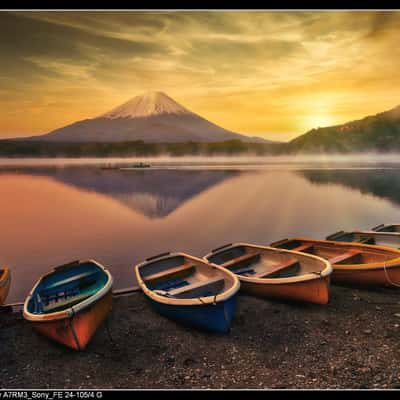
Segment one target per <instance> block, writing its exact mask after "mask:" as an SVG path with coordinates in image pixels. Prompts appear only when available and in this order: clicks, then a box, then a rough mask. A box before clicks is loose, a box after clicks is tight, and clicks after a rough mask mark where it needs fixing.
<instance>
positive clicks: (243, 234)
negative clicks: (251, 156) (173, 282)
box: [0, 165, 400, 301]
mask: <svg viewBox="0 0 400 400" xmlns="http://www.w3.org/2000/svg"><path fill="white" fill-rule="evenodd" d="M0 220H1V230H0V239H1V240H0V264H1V265H8V266H10V267H11V268H12V274H13V282H12V289H11V293H10V295H9V298H8V300H9V301H20V300H23V299H24V297H25V296H26V294H27V293H28V292H29V290H30V288H31V287H32V285H33V283H34V282H35V281H36V280H37V278H38V277H39V276H40V275H41V274H43V273H44V272H47V271H48V270H49V269H51V268H52V267H53V266H56V265H59V264H63V263H66V262H69V261H72V260H76V259H85V258H94V259H96V260H98V261H100V262H102V263H103V264H105V265H106V266H108V267H109V268H110V270H111V272H112V273H113V275H114V278H115V288H121V287H128V286H131V285H133V284H134V283H135V279H134V273H133V265H134V264H135V263H137V262H139V261H142V260H143V259H145V258H147V257H149V256H152V255H155V254H158V253H161V252H165V251H185V252H188V253H191V254H194V255H197V256H202V255H204V254H205V253H207V252H208V251H209V250H210V249H212V248H215V247H218V246H220V245H222V244H225V243H230V242H236V241H245V242H253V243H258V244H268V243H271V242H272V241H275V240H278V239H282V238H285V237H290V236H295V235H304V236H311V237H315V238H324V237H325V236H326V235H327V234H330V233H332V232H334V231H337V230H340V229H353V228H370V227H372V226H374V225H377V224H380V223H390V222H400V168H398V167H396V166H395V167H393V166H391V167H389V168H388V167H387V166H385V167H384V168H383V167H379V166H376V165H375V166H374V167H373V168H370V167H368V168H361V167H357V168H343V167H340V168H335V167H333V168H332V167H330V168H322V169H320V168H318V169H317V168H315V167H313V166H307V167H305V166H304V165H303V166H293V165H290V166H285V165H279V166H277V165H274V166H273V167H270V166H268V165H262V166H259V167H257V166H254V165H253V166H251V167H248V166H247V167H245V166H230V167H229V166H225V167H222V166H218V167H215V166H212V167H207V166H204V165H203V166H201V167H198V166H196V167H195V168H191V167H185V168H182V167H171V166H169V167H165V166H164V167H163V166H160V167H158V168H155V169H148V170H128V171H127V170H125V171H120V170H102V169H100V168H98V167H96V166H93V165H92V166H90V165H86V166H68V167H61V166H57V167H54V166H53V167H52V166H38V167H32V166H29V167H27V166H24V167H22V166H21V167H19V168H16V167H5V166H3V167H2V168H1V169H0Z"/></svg>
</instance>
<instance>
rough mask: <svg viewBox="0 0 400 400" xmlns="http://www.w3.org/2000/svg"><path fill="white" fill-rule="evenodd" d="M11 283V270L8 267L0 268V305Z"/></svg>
mask: <svg viewBox="0 0 400 400" xmlns="http://www.w3.org/2000/svg"><path fill="white" fill-rule="evenodd" d="M10 284H11V271H10V269H9V268H2V269H0V305H2V304H4V302H5V300H6V298H7V295H8V291H9V290H10Z"/></svg>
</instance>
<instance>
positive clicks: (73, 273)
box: [23, 260, 113, 350]
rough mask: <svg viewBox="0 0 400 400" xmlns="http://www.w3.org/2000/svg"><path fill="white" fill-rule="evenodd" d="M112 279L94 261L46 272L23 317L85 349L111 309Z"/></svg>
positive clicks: (64, 341)
mask: <svg viewBox="0 0 400 400" xmlns="http://www.w3.org/2000/svg"><path fill="white" fill-rule="evenodd" d="M112 283H113V279H112V276H111V274H110V273H109V271H108V270H107V269H106V268H105V267H103V266H102V265H100V264H99V263H98V262H96V261H94V260H87V261H74V262H72V263H69V264H65V265H61V266H59V267H56V268H54V270H53V271H51V272H49V273H48V274H46V275H43V276H42V277H41V278H40V279H39V280H38V282H37V283H36V285H35V286H34V287H33V289H32V291H31V292H30V293H29V295H28V297H27V298H26V300H25V304H24V313H23V315H24V318H25V319H26V320H28V321H30V322H31V323H32V324H33V328H34V329H36V330H37V331H38V332H40V333H41V334H43V335H45V336H47V337H48V338H50V339H53V340H55V341H56V342H58V343H61V344H63V345H65V346H68V347H71V348H72V349H75V350H83V349H84V348H85V347H86V345H87V344H88V343H89V341H90V339H91V338H92V336H93V335H94V333H95V332H96V330H97V328H98V327H99V325H100V324H101V323H102V322H103V320H104V319H105V318H106V316H107V315H108V313H109V312H110V311H111V305H112Z"/></svg>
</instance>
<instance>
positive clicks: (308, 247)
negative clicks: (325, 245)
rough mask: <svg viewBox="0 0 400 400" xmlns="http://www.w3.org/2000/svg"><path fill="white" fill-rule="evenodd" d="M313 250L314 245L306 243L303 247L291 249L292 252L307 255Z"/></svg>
mask: <svg viewBox="0 0 400 400" xmlns="http://www.w3.org/2000/svg"><path fill="white" fill-rule="evenodd" d="M312 248H313V245H312V244H310V243H305V244H302V245H301V246H297V247H295V248H294V249H291V250H292V251H300V252H303V253H305V252H307V251H310V250H311V249H312Z"/></svg>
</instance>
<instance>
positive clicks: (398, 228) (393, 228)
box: [372, 225, 400, 232]
mask: <svg viewBox="0 0 400 400" xmlns="http://www.w3.org/2000/svg"><path fill="white" fill-rule="evenodd" d="M372 230H373V231H376V232H400V225H378V226H376V227H375V228H372Z"/></svg>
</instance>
